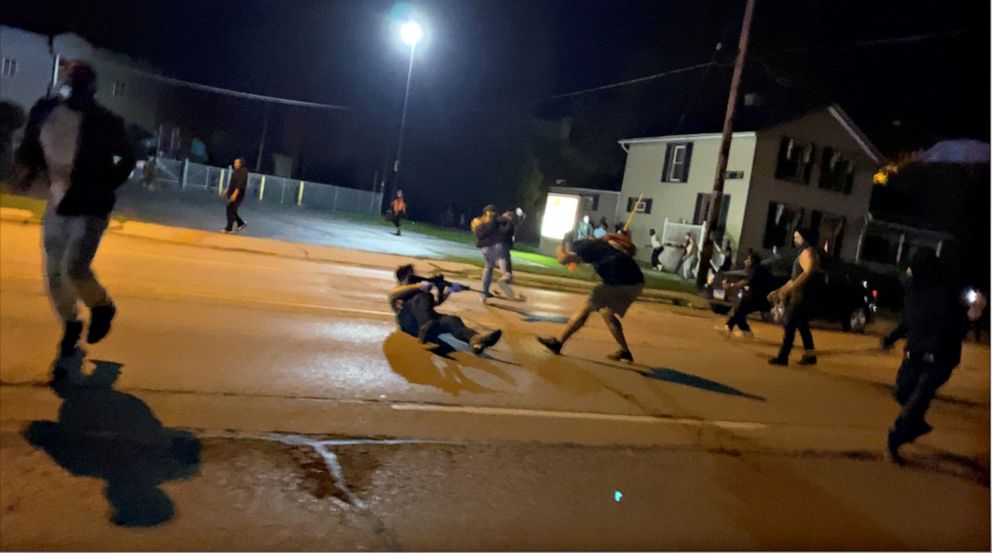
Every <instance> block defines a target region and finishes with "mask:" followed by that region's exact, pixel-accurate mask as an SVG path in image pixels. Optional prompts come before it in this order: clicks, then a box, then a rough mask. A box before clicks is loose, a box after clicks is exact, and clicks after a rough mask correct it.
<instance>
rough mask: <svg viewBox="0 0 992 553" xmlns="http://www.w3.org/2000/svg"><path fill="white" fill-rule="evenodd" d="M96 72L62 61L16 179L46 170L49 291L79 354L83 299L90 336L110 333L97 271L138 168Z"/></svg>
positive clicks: (68, 341)
mask: <svg viewBox="0 0 992 553" xmlns="http://www.w3.org/2000/svg"><path fill="white" fill-rule="evenodd" d="M96 85H97V80H96V72H95V71H94V70H93V68H92V67H91V66H90V65H89V64H87V63H85V62H83V61H79V60H68V61H67V62H66V63H64V64H60V68H59V87H58V88H56V90H57V91H58V93H57V94H56V95H55V96H52V97H45V98H42V99H41V100H38V102H37V103H35V105H34V107H32V108H31V113H30V116H29V118H28V123H27V127H26V128H25V131H24V140H23V141H22V142H21V145H20V147H19V148H18V150H17V155H16V163H17V169H16V174H15V183H16V185H17V186H18V187H19V188H21V189H26V188H27V187H29V186H30V185H31V182H32V181H33V180H34V178H35V177H36V176H37V175H38V173H39V172H40V171H41V170H42V169H47V174H48V181H49V201H48V207H47V209H46V211H45V215H44V222H43V230H42V232H43V236H44V248H45V272H46V274H47V281H48V295H49V298H50V299H51V301H52V304H53V306H54V307H55V311H56V312H57V313H58V315H59V317H60V318H61V319H62V322H63V324H64V326H65V328H64V333H63V335H62V341H61V343H60V345H59V354H60V356H62V357H69V356H72V355H74V354H75V352H76V349H77V345H78V342H79V339H80V337H81V336H82V332H83V323H82V322H81V321H80V320H79V316H78V311H77V302H78V301H79V300H82V302H83V303H84V304H85V305H86V306H87V307H88V308H89V309H90V322H89V329H88V331H87V335H86V341H87V342H88V343H90V344H94V343H96V342H99V341H100V340H102V339H103V338H104V337H105V336H106V335H107V334H108V333H109V332H110V326H111V321H112V320H113V318H114V315H115V314H116V313H117V308H116V307H115V306H114V302H113V300H112V299H111V298H110V295H109V294H108V293H107V290H106V289H105V288H104V287H103V286H102V285H101V284H100V282H99V281H98V280H97V278H96V275H95V274H94V273H93V270H92V269H91V267H90V266H91V264H92V263H93V257H94V256H95V255H96V252H97V249H98V248H99V246H100V239H101V238H102V237H103V233H104V232H105V231H106V230H107V224H108V221H109V216H110V212H111V211H112V210H113V208H114V203H115V202H116V199H117V198H116V194H115V191H116V190H117V188H118V187H120V185H122V184H124V182H125V181H127V179H128V177H129V176H130V174H131V171H132V170H133V169H134V165H135V161H136V158H135V153H134V149H133V147H132V145H131V143H130V142H129V140H128V137H127V133H126V132H125V130H124V122H123V121H122V120H121V118H120V117H118V116H116V115H114V114H113V113H111V112H110V111H109V110H107V109H106V108H105V107H103V106H102V105H100V104H99V103H98V102H97V101H96Z"/></svg>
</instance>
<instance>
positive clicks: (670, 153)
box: [661, 142, 692, 182]
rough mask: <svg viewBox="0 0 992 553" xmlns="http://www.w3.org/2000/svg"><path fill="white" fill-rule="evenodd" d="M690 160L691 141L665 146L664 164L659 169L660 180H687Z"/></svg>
mask: <svg viewBox="0 0 992 553" xmlns="http://www.w3.org/2000/svg"><path fill="white" fill-rule="evenodd" d="M691 160H692V142H683V143H678V144H675V143H672V144H669V145H668V147H667V148H665V165H664V167H663V168H662V171H661V181H662V182H686V181H687V180H689V162H690V161H691Z"/></svg>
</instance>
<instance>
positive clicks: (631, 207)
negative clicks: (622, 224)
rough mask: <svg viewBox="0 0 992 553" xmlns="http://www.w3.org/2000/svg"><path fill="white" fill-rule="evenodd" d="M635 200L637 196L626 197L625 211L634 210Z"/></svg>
mask: <svg viewBox="0 0 992 553" xmlns="http://www.w3.org/2000/svg"><path fill="white" fill-rule="evenodd" d="M636 201H637V198H627V213H630V212H631V211H634V202H636Z"/></svg>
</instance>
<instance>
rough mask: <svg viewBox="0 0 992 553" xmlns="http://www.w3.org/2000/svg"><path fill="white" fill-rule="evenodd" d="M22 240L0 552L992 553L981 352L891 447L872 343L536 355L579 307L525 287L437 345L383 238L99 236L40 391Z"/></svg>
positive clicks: (587, 335) (709, 332)
mask: <svg viewBox="0 0 992 553" xmlns="http://www.w3.org/2000/svg"><path fill="white" fill-rule="evenodd" d="M39 242H40V238H39V227H38V226H37V225H34V224H11V223H7V222H4V223H0V547H2V548H3V549H94V548H99V549H135V548H140V549H170V550H177V549H242V550H267V549H268V550H271V549H348V550H358V549H440V550H447V549H461V550H470V549H531V550H534V549H597V550H603V549H810V548H813V549H852V548H853V549H988V548H989V516H990V511H989V475H988V466H989V465H988V459H989V351H988V348H987V347H985V346H974V345H971V344H969V345H968V346H967V347H966V349H965V354H964V361H963V363H962V366H961V367H959V369H958V370H957V371H956V372H955V373H954V375H953V377H952V378H951V380H950V382H949V383H948V384H947V385H946V386H945V388H943V389H942V390H941V394H940V396H939V399H938V400H937V401H935V402H934V404H933V407H932V409H931V413H930V415H929V421H930V422H931V424H932V425H933V426H934V428H935V430H934V432H933V433H932V434H931V435H929V436H926V437H924V438H922V439H920V440H919V442H918V443H917V444H915V445H912V446H907V447H906V448H905V454H906V457H907V458H908V463H907V465H906V466H896V465H892V464H888V463H886V462H885V461H884V460H883V458H882V455H881V451H882V446H883V444H884V436H885V432H886V429H887V427H888V426H889V425H890V424H891V421H892V419H893V417H894V416H895V414H896V413H897V408H896V405H895V403H894V401H892V399H891V397H890V386H889V384H890V383H891V381H892V379H893V376H894V374H895V369H896V367H897V366H898V362H899V358H898V354H897V353H890V354H874V353H869V351H868V350H869V349H870V348H871V347H873V346H874V345H875V344H877V341H878V337H877V335H875V336H873V335H867V336H862V335H853V334H844V333H841V332H839V331H836V330H831V329H816V330H815V335H816V340H817V344H818V347H819V348H820V349H821V351H822V352H823V353H822V357H821V363H820V365H818V366H817V367H815V368H812V369H809V368H800V367H796V366H793V367H788V368H781V367H771V366H769V365H768V364H767V362H766V360H767V359H768V358H769V357H771V356H772V355H773V354H774V353H775V350H776V344H775V341H776V340H777V339H779V337H780V332H781V331H780V329H778V328H776V327H774V326H770V325H765V324H762V323H758V324H756V325H755V334H756V338H755V339H754V340H750V341H749V340H738V339H733V340H728V339H725V338H723V337H721V336H719V335H718V334H717V333H716V332H714V330H713V326H714V324H716V323H717V319H716V318H714V316H713V315H712V314H710V313H707V312H703V311H698V310H693V309H690V308H679V307H672V306H665V305H660V304H654V303H637V304H635V305H634V306H633V308H632V309H631V311H630V313H629V314H628V316H627V318H626V319H625V328H626V329H627V332H628V334H629V341H630V343H631V348H632V350H633V353H634V355H635V357H636V358H637V363H636V364H634V365H623V364H617V363H612V362H609V361H607V360H605V359H604V357H603V356H604V355H605V354H606V353H608V352H610V351H612V350H613V349H614V346H613V344H612V341H611V339H610V338H609V336H608V333H607V332H606V329H605V327H604V325H603V323H602V321H599V320H596V319H595V318H591V319H590V321H589V324H588V326H587V327H586V328H585V329H583V330H582V331H581V332H580V333H579V334H578V335H577V336H576V338H575V340H574V342H570V343H569V344H568V345H567V347H566V348H565V351H564V353H565V355H563V356H561V357H555V356H552V355H551V354H549V353H547V352H546V351H544V350H543V349H542V348H541V346H540V345H539V344H537V343H536V342H535V341H534V336H535V335H537V334H556V333H557V332H559V331H560V330H561V321H562V318H563V317H566V316H567V315H568V314H569V312H570V310H571V309H572V307H573V306H574V305H575V304H576V303H577V302H578V301H579V299H580V297H579V296H577V295H575V294H567V293H562V292H553V291H545V290H525V292H526V294H527V297H528V301H527V303H526V304H511V305H507V306H504V307H503V308H496V307H485V306H483V305H482V304H481V303H480V302H479V300H478V297H477V296H474V297H473V296H472V295H469V294H460V295H457V296H455V297H454V298H453V299H452V300H450V302H449V303H448V304H446V305H445V308H446V309H447V310H449V311H451V312H456V313H458V314H459V315H461V316H462V317H464V318H465V319H466V321H468V322H469V323H470V324H471V325H475V326H477V327H479V328H485V329H491V328H502V329H504V331H505V334H504V338H503V340H502V341H501V342H500V343H499V344H498V345H497V346H496V347H495V348H493V349H492V350H491V351H490V352H489V353H488V354H486V355H484V356H481V357H476V356H474V355H472V354H470V353H468V352H465V351H458V350H456V351H453V352H450V353H448V354H446V355H438V353H437V352H435V351H431V350H430V349H428V348H425V347H423V346H421V345H420V344H419V343H417V342H416V340H415V339H413V338H411V337H409V336H406V335H403V334H401V333H397V332H396V331H395V328H394V323H393V320H392V316H391V314H390V313H389V311H388V308H387V306H386V303H385V301H384V298H385V294H386V291H387V290H388V289H389V288H390V286H391V284H392V282H391V278H392V277H391V269H392V267H391V266H390V264H387V263H385V262H382V257H377V258H376V259H377V260H378V261H379V262H380V265H381V266H380V267H375V266H370V264H369V262H368V261H369V260H368V259H367V258H365V257H363V254H361V253H360V252H356V253H354V256H355V258H356V261H360V262H363V263H362V265H361V266H357V265H350V264H347V263H326V262H316V261H308V260H301V259H294V258H289V257H280V256H275V255H260V254H254V253H251V252H246V251H224V250H218V249H216V248H212V249H207V248H198V247H191V246H184V245H179V244H169V243H163V242H158V241H155V240H148V239H142V238H134V237H128V236H121V235H114V234H111V235H108V236H107V237H105V240H104V243H103V246H102V249H101V251H100V253H99V255H98V256H97V260H96V263H95V267H96V270H97V272H98V274H99V275H100V277H101V279H102V280H103V281H104V283H105V284H106V285H107V287H108V288H109V289H110V290H111V292H112V293H113V295H114V297H115V300H116V302H117V305H118V308H119V315H118V318H117V319H116V320H115V326H114V330H113V332H112V333H111V335H110V336H109V337H108V338H107V339H106V340H105V341H104V342H102V343H100V344H97V345H94V346H87V350H88V351H87V357H86V359H85V360H83V359H80V360H77V365H76V367H78V368H80V370H81V371H82V372H83V374H82V375H80V376H78V379H79V381H80V383H81V384H83V385H80V386H73V387H60V388H58V389H52V388H50V387H48V386H47V383H48V381H49V379H50V371H51V366H52V361H53V357H54V353H55V348H56V343H57V340H58V337H59V332H60V329H59V328H58V325H57V323H56V322H55V320H54V315H53V314H52V312H51V310H50V308H49V306H48V304H47V299H46V296H45V294H44V287H43V282H42V279H41V276H40V275H41V252H40V249H39ZM242 250H243V248H242ZM400 261H401V259H400V258H396V260H395V263H396V264H398V263H399V262H400ZM425 268H426V266H425ZM70 365H71V364H70ZM70 368H72V367H71V366H70Z"/></svg>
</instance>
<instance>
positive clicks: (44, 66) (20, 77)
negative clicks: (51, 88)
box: [0, 26, 53, 115]
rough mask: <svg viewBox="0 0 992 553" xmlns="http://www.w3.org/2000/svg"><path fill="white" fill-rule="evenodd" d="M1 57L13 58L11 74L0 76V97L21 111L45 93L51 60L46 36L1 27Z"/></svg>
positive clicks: (25, 111) (50, 77) (48, 80)
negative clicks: (14, 66) (13, 69)
mask: <svg viewBox="0 0 992 553" xmlns="http://www.w3.org/2000/svg"><path fill="white" fill-rule="evenodd" d="M0 57H3V58H7V59H11V60H14V61H15V62H16V64H17V69H16V72H15V73H14V75H12V76H4V77H0V100H2V101H4V102H10V103H13V104H17V105H18V106H20V107H21V109H23V110H24V114H25V115H27V112H28V111H29V110H30V109H31V106H33V105H34V103H35V102H36V101H37V100H38V98H41V97H42V96H44V95H45V94H46V93H47V92H48V85H49V84H50V83H51V81H52V72H53V61H52V57H51V55H50V54H49V52H48V37H45V36H43V35H39V34H35V33H29V32H27V31H22V30H21V29H16V28H14V27H6V26H0Z"/></svg>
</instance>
